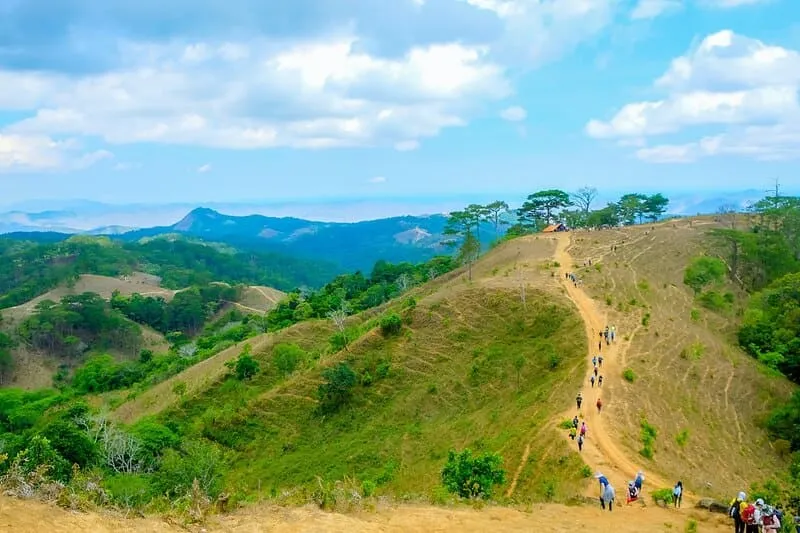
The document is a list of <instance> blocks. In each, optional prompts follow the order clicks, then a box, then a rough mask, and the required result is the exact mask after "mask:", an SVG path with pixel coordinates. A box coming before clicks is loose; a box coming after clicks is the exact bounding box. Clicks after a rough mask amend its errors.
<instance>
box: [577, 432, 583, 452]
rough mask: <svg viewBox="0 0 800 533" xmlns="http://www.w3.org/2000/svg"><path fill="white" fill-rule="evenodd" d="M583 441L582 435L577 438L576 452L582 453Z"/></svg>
mask: <svg viewBox="0 0 800 533" xmlns="http://www.w3.org/2000/svg"><path fill="white" fill-rule="evenodd" d="M583 440H584V436H583V435H581V436H579V437H578V451H579V452H582V451H583Z"/></svg>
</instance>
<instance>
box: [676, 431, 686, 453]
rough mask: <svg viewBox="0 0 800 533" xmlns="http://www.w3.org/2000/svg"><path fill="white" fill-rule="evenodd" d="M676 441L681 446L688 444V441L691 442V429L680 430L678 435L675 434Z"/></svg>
mask: <svg viewBox="0 0 800 533" xmlns="http://www.w3.org/2000/svg"><path fill="white" fill-rule="evenodd" d="M675 442H676V443H677V444H678V446H680V447H681V448H683V447H684V446H686V443H687V442H689V430H688V429H685V428H684V429H682V430H680V432H679V433H678V434H677V435H675Z"/></svg>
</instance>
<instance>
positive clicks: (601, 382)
mask: <svg viewBox="0 0 800 533" xmlns="http://www.w3.org/2000/svg"><path fill="white" fill-rule="evenodd" d="M597 386H598V387H602V386H603V375H602V374H600V377H598V378H597Z"/></svg>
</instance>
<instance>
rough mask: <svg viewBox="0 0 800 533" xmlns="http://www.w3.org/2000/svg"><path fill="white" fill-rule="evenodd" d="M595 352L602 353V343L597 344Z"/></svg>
mask: <svg viewBox="0 0 800 533" xmlns="http://www.w3.org/2000/svg"><path fill="white" fill-rule="evenodd" d="M597 351H598V352H602V351H603V341H600V342H598V343H597Z"/></svg>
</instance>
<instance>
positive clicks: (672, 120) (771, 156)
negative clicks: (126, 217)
mask: <svg viewBox="0 0 800 533" xmlns="http://www.w3.org/2000/svg"><path fill="white" fill-rule="evenodd" d="M793 21H794V22H793ZM798 87H800V1H798V0H380V1H377V0H292V1H291V2H288V1H287V2H283V1H280V2H279V1H265V0H169V1H164V0H113V1H108V2H100V1H97V0H58V1H57V2H54V1H53V0H3V1H0V199H1V200H2V203H9V202H17V201H22V200H26V199H33V198H37V199H39V198H88V199H95V200H103V201H112V202H140V201H145V202H159V203H160V202H174V201H198V202H202V201H211V200H213V201H236V200H253V199H266V200H268V199H295V198H296V199H320V198H321V199H325V198H333V197H339V198H341V197H387V198H399V197H429V196H435V195H442V194H456V193H457V194H461V195H463V194H472V193H491V194H496V195H497V196H498V197H502V196H503V195H514V194H520V193H525V192H530V191H533V190H536V189H538V188H542V187H549V186H561V187H563V188H568V189H569V188H574V187H578V186H581V185H584V184H589V185H595V186H597V187H599V188H601V189H604V190H610V189H613V190H624V189H631V188H637V189H641V190H665V191H670V190H687V189H689V190H693V189H694V190H697V189H714V188H728V189H742V188H762V187H763V188H766V187H767V186H768V185H769V183H770V182H771V181H772V180H774V179H775V177H780V178H781V180H782V181H783V182H784V184H785V185H786V186H789V187H792V186H797V185H800V173H798V172H797V170H798V168H800V104H799V102H798Z"/></svg>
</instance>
